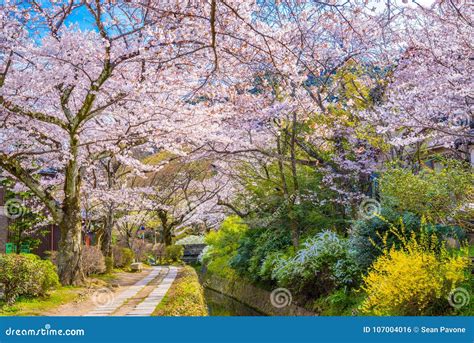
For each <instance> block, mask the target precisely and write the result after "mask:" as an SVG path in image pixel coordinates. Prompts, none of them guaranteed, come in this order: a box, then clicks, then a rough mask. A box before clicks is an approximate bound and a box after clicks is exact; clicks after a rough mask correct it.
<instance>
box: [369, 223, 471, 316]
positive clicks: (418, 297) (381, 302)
mask: <svg viewBox="0 0 474 343" xmlns="http://www.w3.org/2000/svg"><path fill="white" fill-rule="evenodd" d="M421 230H422V234H421V235H419V236H417V235H416V233H415V232H412V233H411V235H410V237H409V238H408V239H407V238H405V237H406V235H405V234H404V233H397V230H396V229H394V230H393V231H394V234H395V235H397V236H399V239H400V241H401V246H400V247H399V249H398V250H397V249H396V247H395V246H394V245H387V244H385V248H384V251H383V254H382V255H381V256H380V257H379V258H378V259H377V260H376V261H375V262H374V264H373V266H372V268H371V269H370V271H369V273H368V274H367V275H366V276H365V277H364V286H363V290H364V291H365V292H366V293H367V298H366V299H365V301H364V302H363V304H362V306H361V310H362V311H363V312H364V313H367V314H373V315H399V316H413V315H440V314H446V312H448V311H449V303H448V295H449V294H450V292H451V291H452V290H454V289H455V288H456V287H458V286H459V285H460V284H461V283H462V282H463V281H465V280H466V276H467V268H468V266H469V260H468V259H467V258H466V257H467V256H459V255H454V256H453V255H450V254H449V253H448V251H447V250H446V248H445V247H444V245H443V244H442V243H440V242H439V241H438V238H437V237H436V236H435V235H434V234H433V235H429V234H427V233H426V232H425V231H423V228H422V229H421ZM402 231H403V229H402ZM466 255H467V254H466Z"/></svg>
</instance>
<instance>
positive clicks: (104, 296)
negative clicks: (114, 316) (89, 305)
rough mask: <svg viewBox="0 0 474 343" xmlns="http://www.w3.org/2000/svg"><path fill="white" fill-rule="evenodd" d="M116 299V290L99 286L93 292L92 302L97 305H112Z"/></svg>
mask: <svg viewBox="0 0 474 343" xmlns="http://www.w3.org/2000/svg"><path fill="white" fill-rule="evenodd" d="M114 300H115V295H114V292H112V291H111V290H110V289H108V288H99V289H98V290H96V291H95V292H94V294H92V302H93V303H94V305H96V306H97V307H106V306H110V305H111V304H112V303H113V301H114Z"/></svg>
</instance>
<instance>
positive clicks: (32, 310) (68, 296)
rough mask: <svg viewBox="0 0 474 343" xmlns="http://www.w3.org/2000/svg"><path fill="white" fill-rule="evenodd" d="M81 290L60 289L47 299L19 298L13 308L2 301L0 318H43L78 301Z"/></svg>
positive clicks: (0, 302) (67, 287) (74, 288)
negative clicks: (60, 307) (50, 312)
mask: <svg viewBox="0 0 474 343" xmlns="http://www.w3.org/2000/svg"><path fill="white" fill-rule="evenodd" d="M80 290H81V288H80V287H72V286H65V287H59V288H58V289H56V290H54V291H51V293H50V294H49V295H48V296H45V297H37V298H27V297H19V298H18V299H17V301H16V302H15V303H14V304H13V305H11V306H7V305H5V303H4V302H3V301H0V316H41V315H43V313H44V312H46V311H49V310H53V309H55V308H57V307H59V306H61V305H63V304H66V303H69V302H72V301H74V300H76V299H78V298H79V293H80Z"/></svg>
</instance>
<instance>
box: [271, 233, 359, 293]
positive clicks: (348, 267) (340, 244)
mask: <svg viewBox="0 0 474 343" xmlns="http://www.w3.org/2000/svg"><path fill="white" fill-rule="evenodd" d="M359 274H360V273H359V270H358V269H357V267H356V264H355V263H354V261H353V259H352V256H351V253H350V251H349V244H348V240H347V239H345V238H341V237H339V236H338V235H337V234H336V233H334V232H331V231H324V232H321V233H319V234H318V235H316V236H315V237H313V238H310V239H308V240H307V241H306V242H304V243H303V244H302V248H301V249H300V250H299V251H298V252H297V253H296V255H295V256H294V257H289V258H284V257H282V258H280V259H279V260H277V261H276V262H275V268H274V269H273V272H272V278H273V279H275V280H276V281H277V282H278V284H279V285H280V286H283V287H288V288H290V289H293V290H294V291H295V292H297V293H300V294H303V295H307V296H319V295H321V294H326V293H328V292H330V291H331V290H333V289H335V288H339V287H342V286H352V285H354V284H355V283H356V282H357V280H358V278H359Z"/></svg>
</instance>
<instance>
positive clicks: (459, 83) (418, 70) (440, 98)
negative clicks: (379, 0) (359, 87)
mask: <svg viewBox="0 0 474 343" xmlns="http://www.w3.org/2000/svg"><path fill="white" fill-rule="evenodd" d="M403 18H404V23H405V24H404V26H403V29H402V30H401V32H400V33H399V34H401V35H403V38H404V40H403V43H404V48H403V53H402V54H401V56H399V58H398V59H397V60H396V61H395V62H394V64H393V67H392V68H393V69H394V70H393V72H392V73H391V75H390V77H389V83H388V85H387V86H386V88H385V90H384V92H385V93H384V97H383V100H382V101H381V102H380V103H379V104H378V106H375V107H374V108H373V109H372V110H371V111H369V112H368V113H367V120H368V121H370V122H372V123H374V125H375V126H376V128H377V133H378V134H380V135H383V136H385V137H386V140H387V142H389V143H390V146H391V149H390V151H389V152H390V155H389V158H403V159H405V160H408V161H410V160H411V161H418V160H419V156H420V151H423V150H426V149H434V148H438V147H444V148H445V149H448V150H451V151H452V152H453V154H454V155H455V156H457V157H461V158H463V159H468V160H469V150H468V149H469V145H471V144H472V128H473V105H474V94H473V93H472V89H473V87H474V81H473V78H472V75H471V74H472V67H473V62H472V61H473V56H474V47H473V44H472V41H473V32H474V31H473V25H474V11H473V10H472V6H471V5H470V4H469V3H468V1H438V2H436V3H435V4H434V5H433V7H431V8H423V7H416V8H410V9H407V10H406V11H404V13H403Z"/></svg>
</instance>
